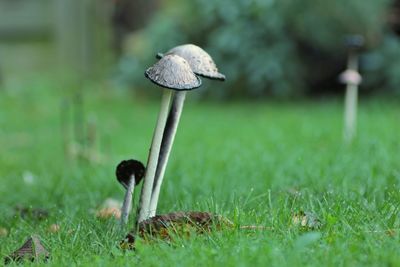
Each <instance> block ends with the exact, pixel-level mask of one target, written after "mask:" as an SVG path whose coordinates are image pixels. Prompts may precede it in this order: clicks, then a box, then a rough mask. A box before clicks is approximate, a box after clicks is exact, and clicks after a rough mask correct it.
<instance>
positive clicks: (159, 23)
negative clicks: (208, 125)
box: [120, 0, 400, 96]
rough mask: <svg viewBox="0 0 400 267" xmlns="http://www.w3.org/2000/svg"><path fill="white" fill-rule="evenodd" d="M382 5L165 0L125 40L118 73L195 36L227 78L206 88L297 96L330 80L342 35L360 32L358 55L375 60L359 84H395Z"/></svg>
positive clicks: (138, 75) (372, 1)
mask: <svg viewBox="0 0 400 267" xmlns="http://www.w3.org/2000/svg"><path fill="white" fill-rule="evenodd" d="M388 8H389V1H388V0H380V1H376V0H335V1H326V0H296V1H294V0H218V1H217V0H212V1H210V0H191V1H186V0H175V1H168V2H166V4H165V5H164V6H163V7H162V8H161V9H160V10H159V12H158V13H157V15H156V16H155V17H154V18H153V20H152V21H151V23H150V24H149V25H148V26H147V27H146V28H145V29H143V30H142V31H140V32H136V33H134V34H133V35H132V36H131V38H130V40H129V41H128V42H127V46H126V54H127V57H126V58H125V59H124V60H123V62H124V64H121V65H120V73H121V77H125V78H126V77H129V79H130V81H131V82H134V83H135V85H136V86H138V85H140V83H141V82H142V81H143V82H144V79H143V78H142V77H143V76H142V75H143V71H144V69H145V68H146V67H147V66H150V65H151V64H153V63H154V62H155V58H154V55H155V53H157V52H165V51H166V50H169V49H170V48H172V47H174V46H176V45H179V44H182V43H194V44H197V45H199V46H201V47H203V48H204V49H205V50H207V51H208V52H209V53H210V54H211V55H212V56H213V57H214V59H215V61H216V62H217V65H218V66H219V68H220V71H221V72H222V73H225V74H226V76H227V79H228V81H227V82H226V83H224V84H219V85H218V86H217V88H219V89H218V90H215V89H214V90H211V89H209V90H207V91H206V92H207V93H208V94H215V95H222V96H237V95H252V96H260V95H276V96H290V95H292V96H293V95H300V94H302V93H304V92H305V90H307V88H309V87H312V86H321V84H323V83H321V81H324V80H329V79H331V80H332V81H334V83H335V81H336V77H337V75H338V74H339V72H341V71H342V70H343V68H344V64H345V60H346V49H345V46H344V38H345V36H346V35H348V34H361V35H363V36H364V37H365V39H366V51H368V52H369V57H372V59H371V58H369V59H368V58H367V59H366V60H365V61H364V62H372V63H373V64H375V67H370V70H369V71H368V74H370V75H371V77H370V78H368V79H366V80H367V84H366V86H371V85H374V86H378V87H384V86H388V87H389V88H395V87H396V86H397V84H399V81H398V79H399V75H396V73H399V72H398V69H399V68H400V67H399V63H397V62H400V61H399V60H397V61H396V60H395V59H394V57H397V58H398V57H399V51H400V50H399V48H400V47H399V40H398V39H396V37H388V36H387V35H386V34H385V33H386V32H387V29H386V21H385V16H386V12H387V11H388ZM396 51H397V53H396ZM393 54H394V55H393ZM378 61H380V62H381V63H380V62H378ZM379 64H381V65H380V66H379ZM388 68H390V70H389V69H388ZM396 71H397V72H396ZM124 73H126V75H124ZM374 77H385V81H386V83H385V84H382V80H381V83H375V84H374V83H373V82H374V81H375V82H377V81H378V79H376V78H374ZM368 81H370V83H368ZM206 84H209V83H206ZM328 86H335V84H333V85H332V84H330V85H328ZM336 86H337V84H336ZM213 87H216V86H213ZM222 88H224V90H223V89H222ZM228 88H229V89H228Z"/></svg>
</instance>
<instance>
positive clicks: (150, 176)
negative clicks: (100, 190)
mask: <svg viewBox="0 0 400 267" xmlns="http://www.w3.org/2000/svg"><path fill="white" fill-rule="evenodd" d="M145 76H146V77H147V78H148V79H150V80H151V81H152V82H153V83H155V84H157V85H159V86H161V87H164V88H167V89H164V94H163V99H162V101H161V109H160V113H159V115H158V120H157V125H156V129H155V130H154V136H153V141H152V145H151V148H150V154H149V159H148V162H147V167H146V173H145V177H144V183H143V188H142V192H141V196H140V203H139V210H138V216H137V225H138V223H140V222H141V221H143V220H146V219H148V218H149V217H150V216H151V212H150V202H151V198H152V192H153V187H154V177H155V174H156V169H157V165H158V158H159V154H160V147H161V142H162V138H163V135H164V129H165V125H166V121H167V116H168V111H169V102H170V98H171V94H172V93H171V90H176V91H181V90H182V91H185V90H191V89H194V88H197V87H199V86H200V85H201V80H200V79H199V78H198V77H197V76H196V75H195V74H194V73H193V71H192V70H191V68H190V66H189V64H188V62H187V61H186V60H185V59H183V58H182V57H179V56H177V55H168V56H165V57H163V58H162V59H161V60H160V61H158V62H157V63H156V64H154V66H153V67H151V68H148V69H147V70H146V72H145Z"/></svg>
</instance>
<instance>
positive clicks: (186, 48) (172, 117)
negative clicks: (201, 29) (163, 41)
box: [150, 44, 225, 216]
mask: <svg viewBox="0 0 400 267" xmlns="http://www.w3.org/2000/svg"><path fill="white" fill-rule="evenodd" d="M170 55H178V56H180V57H182V58H184V59H185V60H186V61H187V62H188V63H189V65H190V67H191V68H192V70H193V72H194V73H196V74H198V75H200V76H203V77H206V78H209V79H213V80H221V81H224V80H225V75H223V74H221V73H219V72H218V69H217V66H216V65H215V63H214V60H213V59H212V58H211V56H210V55H209V54H208V53H207V52H205V51H204V50H203V49H202V48H200V47H198V46H196V45H193V44H185V45H180V46H177V47H175V48H172V49H171V50H170V51H168V52H167V53H166V54H165V55H164V56H163V55H162V54H158V57H162V58H165V57H168V56H170ZM185 96H186V92H182V91H179V92H176V93H175V94H174V98H173V101H172V104H171V108H170V111H169V115H168V119H167V123H166V126H165V129H164V134H163V139H162V143H161V148H160V154H159V157H158V164H157V170H156V174H155V177H154V186H153V193H152V196H151V202H150V211H151V214H150V216H154V215H155V214H156V210H157V204H158V198H159V195H160V189H161V185H162V182H163V179H164V174H165V170H166V167H167V163H168V158H169V154H170V153H171V149H172V145H173V142H174V138H175V134H176V130H177V127H178V124H179V120H180V116H181V113H182V108H183V104H184V101H185Z"/></svg>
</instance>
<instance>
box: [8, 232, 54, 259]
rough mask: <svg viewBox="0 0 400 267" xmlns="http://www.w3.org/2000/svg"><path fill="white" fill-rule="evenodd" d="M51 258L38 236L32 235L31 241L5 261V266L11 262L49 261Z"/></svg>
mask: <svg viewBox="0 0 400 267" xmlns="http://www.w3.org/2000/svg"><path fill="white" fill-rule="evenodd" d="M49 257H50V253H49V252H48V251H47V250H46V249H45V248H44V246H43V245H42V243H41V242H40V239H39V237H38V236H36V235H32V236H30V237H29V239H28V240H27V241H26V242H25V243H24V244H23V245H22V247H20V248H19V249H17V250H16V251H14V252H13V253H11V254H10V255H9V256H7V257H6V258H5V259H4V263H5V264H9V263H11V262H13V261H14V262H21V261H23V260H29V261H32V262H34V261H39V260H44V261H46V260H48V259H49Z"/></svg>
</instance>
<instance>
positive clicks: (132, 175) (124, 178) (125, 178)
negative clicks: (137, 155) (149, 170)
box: [115, 159, 145, 226]
mask: <svg viewBox="0 0 400 267" xmlns="http://www.w3.org/2000/svg"><path fill="white" fill-rule="evenodd" d="M144 172H145V168H144V165H143V163H141V162H140V161H137V160H134V159H130V160H123V161H121V162H120V163H119V164H118V166H117V168H116V171H115V174H116V176H117V180H118V182H119V183H120V184H121V185H122V186H123V187H124V188H125V189H126V193H125V197H124V203H123V204H122V211H121V213H122V215H121V226H125V225H126V223H127V222H128V218H129V213H130V211H131V207H132V194H133V192H134V190H135V186H136V185H138V184H139V183H140V181H141V180H142V179H143V175H144Z"/></svg>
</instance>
